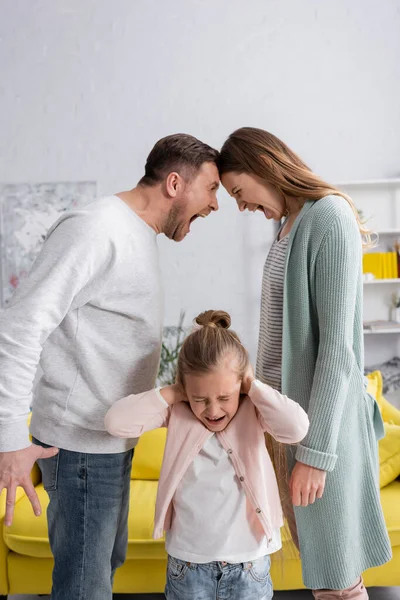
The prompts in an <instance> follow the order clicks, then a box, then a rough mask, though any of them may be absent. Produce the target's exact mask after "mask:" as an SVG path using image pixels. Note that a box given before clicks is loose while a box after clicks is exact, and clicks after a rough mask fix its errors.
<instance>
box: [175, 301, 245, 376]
mask: <svg viewBox="0 0 400 600" xmlns="http://www.w3.org/2000/svg"><path fill="white" fill-rule="evenodd" d="M195 322H196V323H197V325H199V327H198V328H197V329H195V331H193V332H192V333H191V334H189V335H188V337H187V338H186V339H185V341H184V342H183V345H182V348H181V351H180V353H179V357H178V365H177V375H176V380H177V383H179V384H180V385H181V386H182V388H184V387H185V382H184V379H185V375H188V374H191V373H207V372H208V371H211V370H213V369H214V368H215V367H217V366H218V365H219V364H220V362H221V360H223V358H224V357H225V356H226V355H227V354H229V353H232V354H234V355H235V356H236V357H237V369H238V378H239V379H241V378H243V375H244V373H245V371H246V368H247V366H248V364H249V355H248V353H247V350H246V349H245V348H244V346H243V345H242V343H241V341H240V339H239V337H238V335H237V334H236V333H235V332H234V331H232V330H231V329H229V328H230V326H231V317H230V316H229V314H228V313H227V312H225V311H223V310H207V311H205V312H202V313H201V314H200V315H199V316H198V317H196V319H195Z"/></svg>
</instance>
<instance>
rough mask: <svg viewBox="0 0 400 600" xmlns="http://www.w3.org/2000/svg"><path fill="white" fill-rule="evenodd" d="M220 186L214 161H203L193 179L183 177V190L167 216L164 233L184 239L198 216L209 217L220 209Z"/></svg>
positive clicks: (179, 239)
mask: <svg viewBox="0 0 400 600" xmlns="http://www.w3.org/2000/svg"><path fill="white" fill-rule="evenodd" d="M218 187H219V175H218V169H217V167H216V165H215V163H212V162H205V163H203V164H202V165H201V167H200V169H199V171H198V172H197V175H195V177H194V178H193V179H192V180H191V181H189V182H184V181H183V179H182V186H181V190H180V192H179V195H177V197H176V198H175V199H174V203H173V206H172V208H171V210H170V212H169V214H168V216H167V218H166V221H165V223H164V227H163V233H164V234H165V235H166V236H167V237H168V238H169V239H171V240H174V241H175V242H180V241H182V240H183V239H184V238H185V236H186V235H187V234H188V233H189V231H190V226H191V224H192V223H193V222H194V221H195V220H196V219H197V218H198V217H203V218H204V217H207V216H208V215H209V214H210V213H211V211H213V210H218V202H217V190H218Z"/></svg>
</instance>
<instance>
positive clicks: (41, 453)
mask: <svg viewBox="0 0 400 600" xmlns="http://www.w3.org/2000/svg"><path fill="white" fill-rule="evenodd" d="M57 452H58V448H42V446H36V445H35V444H32V445H31V446H29V447H28V448H24V449H23V450H16V451H15V452H0V494H1V492H2V491H3V489H6V490H7V498H6V514H5V518H4V524H5V525H6V526H7V527H9V526H10V525H11V524H12V520H13V516H14V505H15V496H16V492H17V487H18V486H20V487H22V488H23V489H24V490H25V493H26V495H27V496H28V498H29V500H30V503H31V504H32V508H33V511H34V513H35V515H36V516H37V517H38V516H39V515H40V514H41V512H42V508H41V506H40V502H39V498H38V496H37V493H36V491H35V487H34V485H33V483H32V480H31V477H30V475H31V471H32V467H33V465H34V463H35V461H36V460H37V459H38V458H51V457H52V456H55V455H56V454H57Z"/></svg>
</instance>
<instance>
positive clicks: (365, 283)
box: [364, 279, 400, 285]
mask: <svg viewBox="0 0 400 600" xmlns="http://www.w3.org/2000/svg"><path fill="white" fill-rule="evenodd" d="M378 283H400V279H373V280H372V281H364V285H371V284H375V285H376V284H378Z"/></svg>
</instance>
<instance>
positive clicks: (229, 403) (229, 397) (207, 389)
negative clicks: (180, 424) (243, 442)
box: [185, 356, 242, 432]
mask: <svg viewBox="0 0 400 600" xmlns="http://www.w3.org/2000/svg"><path fill="white" fill-rule="evenodd" d="M241 385H242V381H241V379H240V378H239V376H238V369H237V360H236V358H235V357H232V356H229V357H227V358H226V359H225V360H224V361H222V362H221V365H219V366H218V367H216V368H215V369H214V370H213V371H210V372H208V373H198V374H192V375H185V390H186V395H187V398H188V400H189V404H190V408H191V409H192V411H193V413H194V414H195V415H196V417H197V418H198V419H199V420H200V421H201V422H202V423H203V424H204V425H205V426H206V427H207V429H209V430H210V431H215V432H217V431H222V430H223V429H225V427H226V426H227V425H228V423H229V422H230V421H231V420H232V419H233V417H234V416H235V414H236V413H237V410H238V407H239V398H240V388H241Z"/></svg>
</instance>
